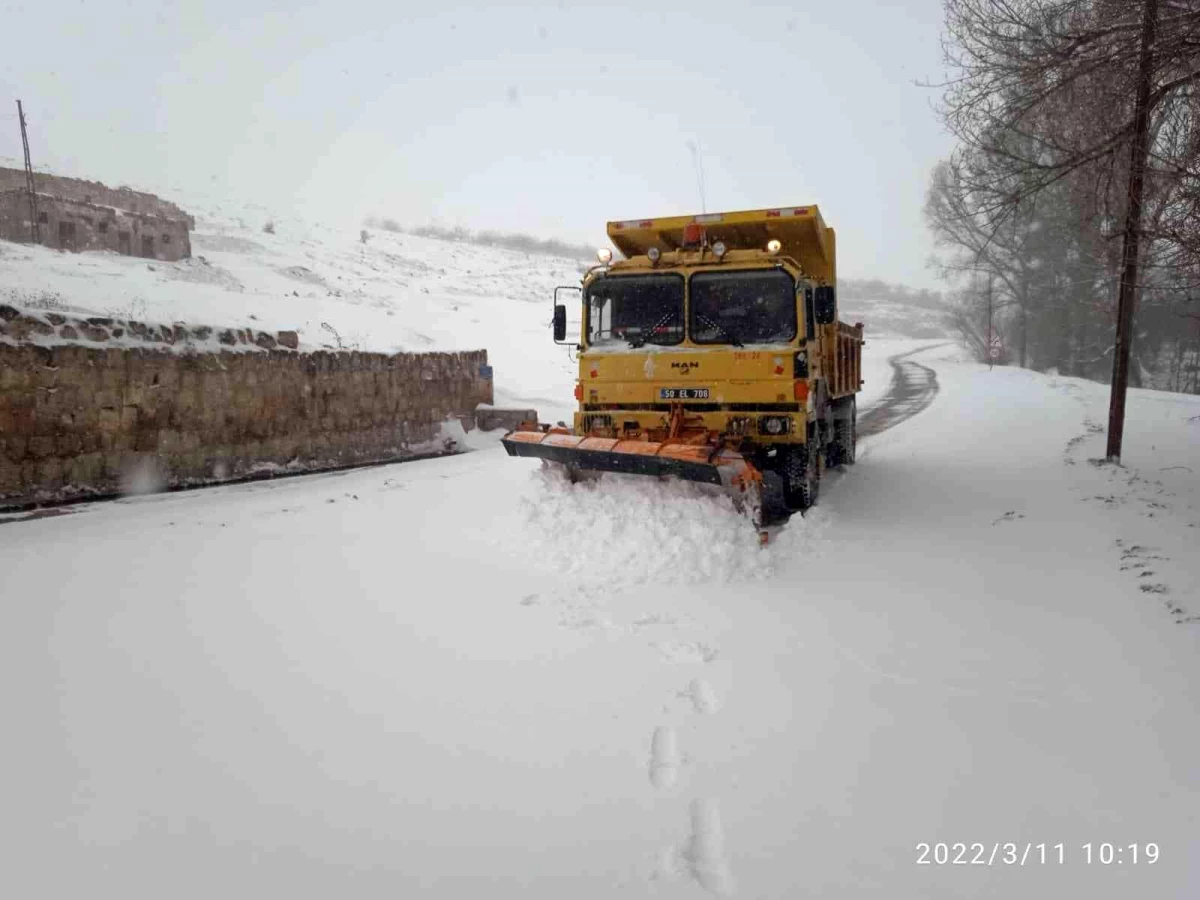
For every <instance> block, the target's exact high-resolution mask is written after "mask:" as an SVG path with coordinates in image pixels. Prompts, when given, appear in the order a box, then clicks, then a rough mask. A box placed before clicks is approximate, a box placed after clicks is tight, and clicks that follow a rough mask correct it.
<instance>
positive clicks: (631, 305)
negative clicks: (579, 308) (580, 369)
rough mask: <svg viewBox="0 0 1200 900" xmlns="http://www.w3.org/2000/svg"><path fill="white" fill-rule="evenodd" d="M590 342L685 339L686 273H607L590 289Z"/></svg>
mask: <svg viewBox="0 0 1200 900" xmlns="http://www.w3.org/2000/svg"><path fill="white" fill-rule="evenodd" d="M587 317H588V320H587V335H588V345H589V346H592V347H603V346H605V345H614V344H629V345H632V346H634V347H641V346H642V345H643V344H659V345H669V344H678V343H679V342H680V341H682V340H683V276H682V275H668V274H664V275H607V276H604V277H601V278H597V279H596V280H595V281H593V282H592V283H591V284H590V285H588V288H587Z"/></svg>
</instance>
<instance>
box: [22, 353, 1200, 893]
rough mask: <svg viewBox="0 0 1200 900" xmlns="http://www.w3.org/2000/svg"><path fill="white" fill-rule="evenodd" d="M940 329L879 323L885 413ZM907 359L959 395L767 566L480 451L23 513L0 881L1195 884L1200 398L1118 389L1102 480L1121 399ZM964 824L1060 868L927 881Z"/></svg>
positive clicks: (631, 886) (627, 494) (327, 886)
mask: <svg viewBox="0 0 1200 900" xmlns="http://www.w3.org/2000/svg"><path fill="white" fill-rule="evenodd" d="M543 338H544V336H543ZM915 346H918V345H917V344H912V343H909V344H904V343H903V342H887V341H873V342H872V343H870V344H868V351H869V353H870V354H871V355H870V356H869V366H870V368H869V369H868V373H867V379H868V384H867V389H868V391H867V393H866V395H865V396H864V402H867V401H869V400H870V399H871V398H878V397H879V396H882V395H883V393H884V392H885V391H886V387H887V384H886V374H887V371H888V367H887V364H886V359H885V354H886V353H891V352H896V351H898V350H903V349H911V348H913V347H915ZM916 358H918V359H920V360H922V361H923V362H924V363H925V364H926V365H930V366H932V367H934V368H935V369H936V371H937V373H938V378H939V382H940V385H941V392H940V393H939V395H938V397H937V398H936V400H935V402H934V403H933V405H932V406H931V407H930V408H928V409H927V410H925V411H924V412H922V413H921V414H920V415H918V416H917V417H916V418H914V419H912V420H910V421H907V422H905V423H903V424H901V425H899V426H897V427H895V428H894V429H892V430H890V431H888V432H885V433H884V434H881V435H879V436H877V437H874V438H872V439H870V440H869V441H868V442H867V443H866V444H865V445H864V446H863V447H862V450H861V453H860V458H859V462H858V464H857V465H856V466H854V467H853V468H851V469H848V470H846V471H844V472H834V473H830V474H829V477H828V478H827V480H826V482H825V484H824V488H823V494H822V503H821V506H820V507H819V508H818V509H817V510H815V511H814V512H813V513H812V514H810V515H809V516H807V517H805V518H800V517H795V518H793V520H792V521H791V522H790V523H789V524H788V525H787V526H786V527H785V528H784V529H783V530H782V532H781V533H780V534H779V535H777V536H776V538H775V540H773V541H772V543H771V545H769V546H768V547H766V548H759V547H758V546H757V545H756V543H755V541H754V537H753V534H752V533H751V532H750V531H749V529H748V528H747V526H746V525H745V523H744V521H743V520H741V519H739V518H738V517H737V516H736V515H735V514H734V513H733V512H732V510H731V509H730V508H729V506H728V504H727V503H726V502H724V501H723V500H722V499H720V498H718V497H715V496H713V495H711V494H710V493H708V492H706V491H705V490H702V489H700V488H697V487H693V486H682V485H673V484H664V483H659V482H655V481H648V480H645V479H639V480H633V481H631V480H628V479H622V478H619V477H616V476H605V478H603V479H602V480H601V481H600V482H599V483H598V484H592V485H578V486H570V485H568V484H566V483H564V482H562V481H561V480H559V479H555V478H554V477H553V476H549V475H547V473H544V472H543V471H541V470H540V468H539V466H538V464H537V463H536V462H533V461H529V460H516V459H510V458H508V457H507V456H505V455H504V454H503V452H502V451H501V450H500V449H499V448H498V447H497V446H496V445H495V443H494V436H493V438H492V439H491V442H490V443H491V445H490V446H486V444H487V442H488V439H487V437H486V436H478V435H476V436H474V437H473V440H474V441H475V442H476V445H477V446H484V447H485V449H480V450H479V451H478V452H474V453H469V454H464V455H462V456H457V457H451V458H446V459H440V460H426V461H421V462H414V463H410V464H403V465H397V466H391V467H384V468H378V469H369V470H360V471H355V472H349V473H341V474H337V475H322V476H312V477H305V478H301V479H289V480H280V481H275V482H266V483H259V484H253V485H243V486H237V487H226V488H217V489H212V490H206V491H203V492H193V493H186V494H172V495H157V496H150V497H136V498H130V499H127V500H122V501H119V502H115V503H109V504H101V505H94V506H87V507H82V508H80V509H79V511H77V512H74V513H71V514H67V515H62V516H57V517H53V518H46V519H40V520H35V521H21V522H16V523H13V524H9V525H5V526H2V527H0V571H2V572H3V573H4V581H3V584H4V597H5V601H6V602H5V605H4V606H5V611H4V614H5V620H4V627H3V629H2V630H0V659H3V661H4V672H3V676H4V677H3V679H2V680H0V684H2V687H0V692H2V695H3V697H2V699H3V706H4V708H5V710H6V712H7V715H6V722H5V725H6V728H5V733H6V741H5V744H6V747H5V751H6V752H5V759H6V765H5V766H4V767H3V769H2V770H0V772H2V774H0V791H2V792H3V796H4V797H5V798H6V799H5V808H4V813H3V814H0V829H3V833H2V834H0V840H2V841H3V845H4V846H5V847H6V849H7V851H8V852H7V854H6V856H7V857H8V862H7V865H6V883H8V884H12V885H16V886H17V890H16V895H20V896H73V895H78V894H81V893H83V892H85V891H86V892H87V893H89V894H91V895H99V896H125V897H158V896H172V897H211V896H214V895H233V896H249V895H258V896H289V897H296V898H299V897H328V896H335V895H336V896H353V897H388V898H395V897H398V896H400V897H403V896H418V895H419V896H430V897H463V896H491V897H522V898H524V897H546V898H555V900H557V898H561V897H564V896H569V897H577V898H608V897H614V896H627V897H650V896H653V897H665V898H671V897H679V898H686V897H699V896H705V891H708V892H711V893H713V894H717V895H720V894H728V895H734V896H745V897H771V898H774V897H780V898H783V897H798V896H814V897H818V896H820V897H828V896H874V895H880V896H888V897H896V898H912V900H916V898H935V897H946V898H950V897H962V896H971V897H1005V898H1008V897H1022V898H1039V897H1045V898H1059V897H1065V896H1087V897H1095V898H1110V897H1111V898H1125V897H1129V896H1145V897H1155V898H1185V897H1191V896H1195V895H1196V889H1197V886H1200V827H1198V823H1197V813H1198V811H1200V767H1198V766H1197V756H1196V746H1197V742H1198V739H1200V705H1198V704H1197V703H1196V699H1195V684H1196V682H1197V677H1198V675H1200V664H1198V658H1200V657H1198V655H1197V651H1198V649H1200V647H1198V643H1200V621H1197V620H1193V619H1192V618H1191V617H1194V616H1196V615H1197V614H1200V591H1198V589H1200V562H1198V559H1197V557H1198V554H1197V553H1196V549H1197V545H1198V543H1200V542H1198V540H1197V538H1198V537H1200V496H1198V479H1196V478H1195V472H1196V471H1198V470H1200V399H1198V398H1188V397H1180V396H1176V395H1168V394H1158V393H1150V392H1141V391H1138V392H1133V393H1132V395H1131V400H1130V409H1129V415H1130V422H1129V432H1128V435H1127V438H1126V447H1127V451H1126V452H1127V456H1126V466H1125V467H1123V468H1113V467H1106V466H1097V465H1094V464H1092V463H1090V462H1089V457H1096V456H1099V455H1101V454H1102V451H1103V435H1102V434H1100V433H1097V432H1096V431H1095V423H1097V422H1103V421H1104V412H1105V402H1106V391H1105V389H1104V388H1103V387H1101V386H1099V385H1094V384H1090V383H1087V382H1082V381H1076V380H1073V379H1063V378H1052V377H1047V376H1042V375H1038V374H1036V373H1031V372H1025V371H1020V370H1012V369H1004V368H997V369H995V370H994V371H989V370H988V369H987V368H986V367H982V366H977V365H974V364H968V363H964V362H962V361H961V360H959V358H958V353H957V351H956V350H955V349H954V348H953V347H950V346H940V347H936V348H934V349H930V350H926V351H924V352H923V353H921V354H918V355H917V357H916ZM567 384H568V385H569V376H568V380H567ZM568 389H569V388H568ZM938 841H944V842H947V843H953V842H956V841H962V842H967V843H971V842H976V841H978V842H983V843H986V845H987V846H988V847H989V848H990V847H991V845H992V844H993V843H994V842H1002V843H1003V842H1009V841H1011V842H1017V843H1018V844H1019V845H1020V846H1022V847H1023V845H1024V844H1025V843H1026V842H1032V843H1034V844H1037V843H1042V842H1045V843H1046V844H1050V845H1053V844H1057V843H1063V844H1064V845H1065V848H1064V852H1065V854H1066V862H1065V864H1062V865H1059V864H1057V863H1055V864H1046V865H1042V864H1037V865H1031V864H1026V865H1025V866H1024V867H1021V866H1003V865H994V866H991V867H988V866H951V865H946V866H922V865H917V864H916V860H917V858H918V853H917V845H918V843H920V842H930V843H934V842H938ZM1105 841H1109V842H1113V843H1116V844H1129V843H1132V842H1140V843H1145V842H1156V843H1157V844H1158V846H1159V848H1160V857H1159V861H1158V862H1157V863H1156V864H1154V865H1152V866H1149V865H1146V864H1145V863H1141V864H1138V865H1136V866H1135V865H1131V864H1129V863H1128V862H1126V863H1125V864H1123V865H1115V864H1114V865H1111V866H1104V865H1101V864H1099V863H1098V862H1093V863H1092V864H1091V865H1088V864H1087V863H1086V862H1085V858H1084V851H1083V849H1082V845H1083V844H1084V843H1087V842H1093V843H1096V844H1098V843H1100V842H1105ZM1126 855H1127V856H1128V851H1126Z"/></svg>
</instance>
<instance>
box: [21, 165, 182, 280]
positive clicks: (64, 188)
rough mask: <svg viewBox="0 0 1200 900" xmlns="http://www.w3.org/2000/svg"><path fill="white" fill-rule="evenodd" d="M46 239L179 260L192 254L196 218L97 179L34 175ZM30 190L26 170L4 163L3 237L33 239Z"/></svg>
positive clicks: (50, 243)
mask: <svg viewBox="0 0 1200 900" xmlns="http://www.w3.org/2000/svg"><path fill="white" fill-rule="evenodd" d="M33 177H34V187H35V188H36V190H37V208H38V222H39V225H40V228H39V230H40V233H41V243H42V244H44V245H45V246H47V247H53V248H55V249H62V250H72V251H76V252H78V251H80V250H113V251H115V252H117V253H123V254H124V255H126V256H141V257H145V258H147V259H163V260H176V259H185V258H186V257H189V256H191V255H192V242H191V238H190V236H189V232H190V231H191V230H192V229H193V228H195V227H196V220H195V219H193V218H192V217H191V216H190V215H188V214H187V213H186V212H184V211H183V210H182V209H180V208H179V207H178V206H176V205H175V204H174V203H169V202H167V201H166V200H161V199H159V198H158V197H156V196H154V195H153V194H144V193H142V192H140V191H134V190H130V189H129V188H116V189H113V188H110V187H105V186H104V185H103V184H101V183H100V182H98V181H84V180H83V179H81V178H65V177H62V176H59V175H44V174H40V173H34V176H33ZM31 235H32V228H31V227H30V221H29V193H28V192H27V190H26V187H25V171H24V170H23V169H7V168H3V167H0V239H3V240H7V241H20V242H22V243H28V242H29V241H30V240H31Z"/></svg>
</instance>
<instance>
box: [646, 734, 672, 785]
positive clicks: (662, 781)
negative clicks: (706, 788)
mask: <svg viewBox="0 0 1200 900" xmlns="http://www.w3.org/2000/svg"><path fill="white" fill-rule="evenodd" d="M649 772H650V783H651V784H652V785H654V786H655V787H656V788H660V789H665V788H669V787H672V786H673V785H674V784H675V782H676V781H677V780H678V779H679V737H678V735H676V733H675V729H674V728H672V727H671V726H670V725H659V726H658V727H657V728H655V729H654V735H653V736H652V737H651V738H650V763H649Z"/></svg>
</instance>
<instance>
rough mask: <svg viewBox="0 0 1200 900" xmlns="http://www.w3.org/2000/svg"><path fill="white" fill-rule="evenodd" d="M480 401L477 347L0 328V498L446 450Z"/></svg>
mask: <svg viewBox="0 0 1200 900" xmlns="http://www.w3.org/2000/svg"><path fill="white" fill-rule="evenodd" d="M30 318H33V317H30ZM14 321H16V320H15V319H13V320H10V321H9V323H8V324H9V327H10V328H11V326H12V323H13V322H14ZM58 327H62V326H58ZM97 327H103V326H97ZM161 328H163V329H166V328H167V326H161ZM157 333H158V334H159V336H160V337H161V334H162V332H161V331H159V332H157ZM37 337H38V338H39V339H41V340H42V341H45V340H46V339H47V336H46V335H38V336H37ZM491 401H492V381H491V370H490V368H488V366H487V351H485V350H478V351H470V352H463V353H421V354H417V353H398V354H395V355H385V354H371V353H346V352H324V351H322V352H315V353H304V352H294V351H291V350H288V349H284V348H277V349H261V348H259V347H257V346H254V345H248V346H244V347H243V346H239V347H237V348H232V349H228V350H220V351H204V352H195V351H181V350H180V349H179V347H178V346H172V347H166V346H163V347H159V346H155V345H153V344H149V345H147V346H145V347H142V346H137V347H115V346H110V347H93V346H87V345H86V344H85V343H82V342H80V343H68V344H62V343H58V344H51V345H46V344H45V343H37V342H35V340H34V338H33V337H30V338H29V339H28V340H19V339H18V340H14V339H13V337H12V336H10V335H9V336H0V507H16V506H29V505H32V504H36V503H44V502H61V501H68V500H74V499H84V498H87V497H92V496H97V495H109V494H114V493H120V492H123V491H126V490H129V489H130V488H131V486H134V487H135V486H137V485H138V484H142V485H146V484H152V485H154V486H155V487H156V488H167V487H182V486H188V485H195V484H204V483H215V482H221V481H230V480H236V479H241V478H246V477H254V476H256V475H258V476H261V475H264V474H272V473H280V472H297V471H309V470H318V469H327V468H336V467H341V466H349V465H357V464H365V463H373V462H384V461H389V460H399V459H405V458H410V457H412V456H415V455H423V454H427V453H436V452H446V451H447V450H452V449H454V447H453V446H452V444H451V442H452V440H453V435H455V434H458V435H459V436H460V437H461V434H462V431H461V429H460V424H459V423H461V426H462V427H463V428H470V427H471V426H472V423H473V419H474V411H475V408H476V406H477V405H478V404H480V403H485V404H490V403H491Z"/></svg>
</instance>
